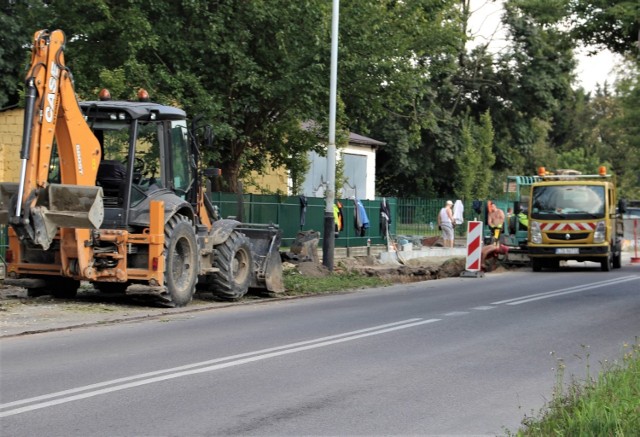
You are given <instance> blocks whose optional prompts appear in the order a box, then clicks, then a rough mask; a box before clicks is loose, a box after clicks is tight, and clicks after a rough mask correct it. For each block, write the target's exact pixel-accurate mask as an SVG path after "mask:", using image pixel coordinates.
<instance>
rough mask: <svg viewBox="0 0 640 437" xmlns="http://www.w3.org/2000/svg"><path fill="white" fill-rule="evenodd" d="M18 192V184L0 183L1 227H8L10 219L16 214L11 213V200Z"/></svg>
mask: <svg viewBox="0 0 640 437" xmlns="http://www.w3.org/2000/svg"><path fill="white" fill-rule="evenodd" d="M17 192H18V184H17V183H16V182H2V183H0V225H8V224H9V217H11V216H12V215H13V214H15V211H11V209H12V208H14V209H15V207H12V206H11V205H12V204H11V198H12V197H13V195H14V194H15V193H17Z"/></svg>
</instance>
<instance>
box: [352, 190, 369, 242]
mask: <svg viewBox="0 0 640 437" xmlns="http://www.w3.org/2000/svg"><path fill="white" fill-rule="evenodd" d="M353 225H354V227H355V228H356V235H357V236H359V237H364V235H365V233H366V231H367V229H369V217H367V211H366V210H365V209H364V205H362V202H360V200H359V199H358V198H357V197H354V198H353Z"/></svg>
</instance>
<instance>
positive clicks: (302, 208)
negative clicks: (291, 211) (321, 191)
mask: <svg viewBox="0 0 640 437" xmlns="http://www.w3.org/2000/svg"><path fill="white" fill-rule="evenodd" d="M307 204H308V202H307V197H306V196H305V195H301V196H300V230H302V228H303V227H304V223H305V221H306V218H307Z"/></svg>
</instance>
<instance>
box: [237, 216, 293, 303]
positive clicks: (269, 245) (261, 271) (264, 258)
mask: <svg viewBox="0 0 640 437" xmlns="http://www.w3.org/2000/svg"><path fill="white" fill-rule="evenodd" d="M236 229H237V230H238V231H240V232H242V233H243V234H245V235H246V236H247V237H248V238H249V240H250V241H251V248H252V250H253V259H254V262H255V263H256V264H257V268H256V271H255V278H254V283H253V284H251V287H252V288H266V289H267V290H268V291H270V292H272V293H282V292H284V282H283V279H282V278H283V275H282V260H281V259H280V241H281V239H282V230H280V229H279V228H278V227H277V226H274V225H258V224H247V223H243V224H242V225H240V226H239V227H238V228H236Z"/></svg>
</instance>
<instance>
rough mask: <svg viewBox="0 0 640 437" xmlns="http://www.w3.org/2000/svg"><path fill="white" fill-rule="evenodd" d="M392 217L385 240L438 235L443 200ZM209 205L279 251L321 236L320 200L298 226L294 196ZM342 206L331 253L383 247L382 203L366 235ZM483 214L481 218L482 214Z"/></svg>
mask: <svg viewBox="0 0 640 437" xmlns="http://www.w3.org/2000/svg"><path fill="white" fill-rule="evenodd" d="M386 200H387V203H388V205H389V209H390V211H391V223H390V224H389V234H390V235H391V236H392V237H393V238H395V237H397V236H409V237H430V236H437V235H440V231H438V225H437V223H438V213H439V211H440V209H441V208H442V207H443V206H444V204H445V202H446V200H447V199H421V198H408V199H396V198H387V199H386ZM211 201H212V202H213V204H214V205H216V206H218V208H219V210H220V216H221V217H224V218H228V217H235V218H236V219H239V220H241V221H243V222H246V223H264V224H269V223H273V224H277V225H278V226H279V227H280V229H282V233H283V242H282V245H283V246H285V247H286V246H289V245H291V243H292V242H293V241H294V240H295V238H296V235H297V234H298V232H300V231H309V230H314V231H317V232H319V233H320V237H321V238H322V236H323V232H324V210H325V199H324V198H317V197H309V198H307V206H306V211H305V212H304V219H303V220H302V217H301V216H302V214H303V213H302V207H301V204H300V198H299V197H298V196H280V195H263V194H245V195H243V196H241V197H239V196H238V195H236V194H230V193H218V192H214V193H211ZM338 201H339V202H340V203H342V205H343V207H342V214H343V217H344V228H343V230H342V231H341V232H340V233H339V234H338V236H337V237H336V239H335V246H336V247H362V246H366V244H367V240H371V244H385V243H386V242H385V240H384V238H383V235H384V233H383V230H382V229H380V205H381V201H382V199H376V200H361V202H362V204H363V206H364V208H365V211H366V213H367V216H368V219H369V228H368V229H367V230H366V231H365V235H364V236H361V235H358V233H357V231H356V227H355V225H354V201H353V200H352V199H338ZM463 204H464V220H465V224H463V225H462V226H457V227H456V237H458V238H463V237H465V235H466V228H467V227H466V222H467V221H468V220H474V219H479V220H482V217H478V216H477V215H476V213H475V212H474V211H473V210H472V208H471V201H468V202H463ZM483 214H484V212H483ZM7 246H8V243H7V232H6V227H5V226H0V255H1V256H2V258H3V259H4V257H5V254H6V249H7Z"/></svg>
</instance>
